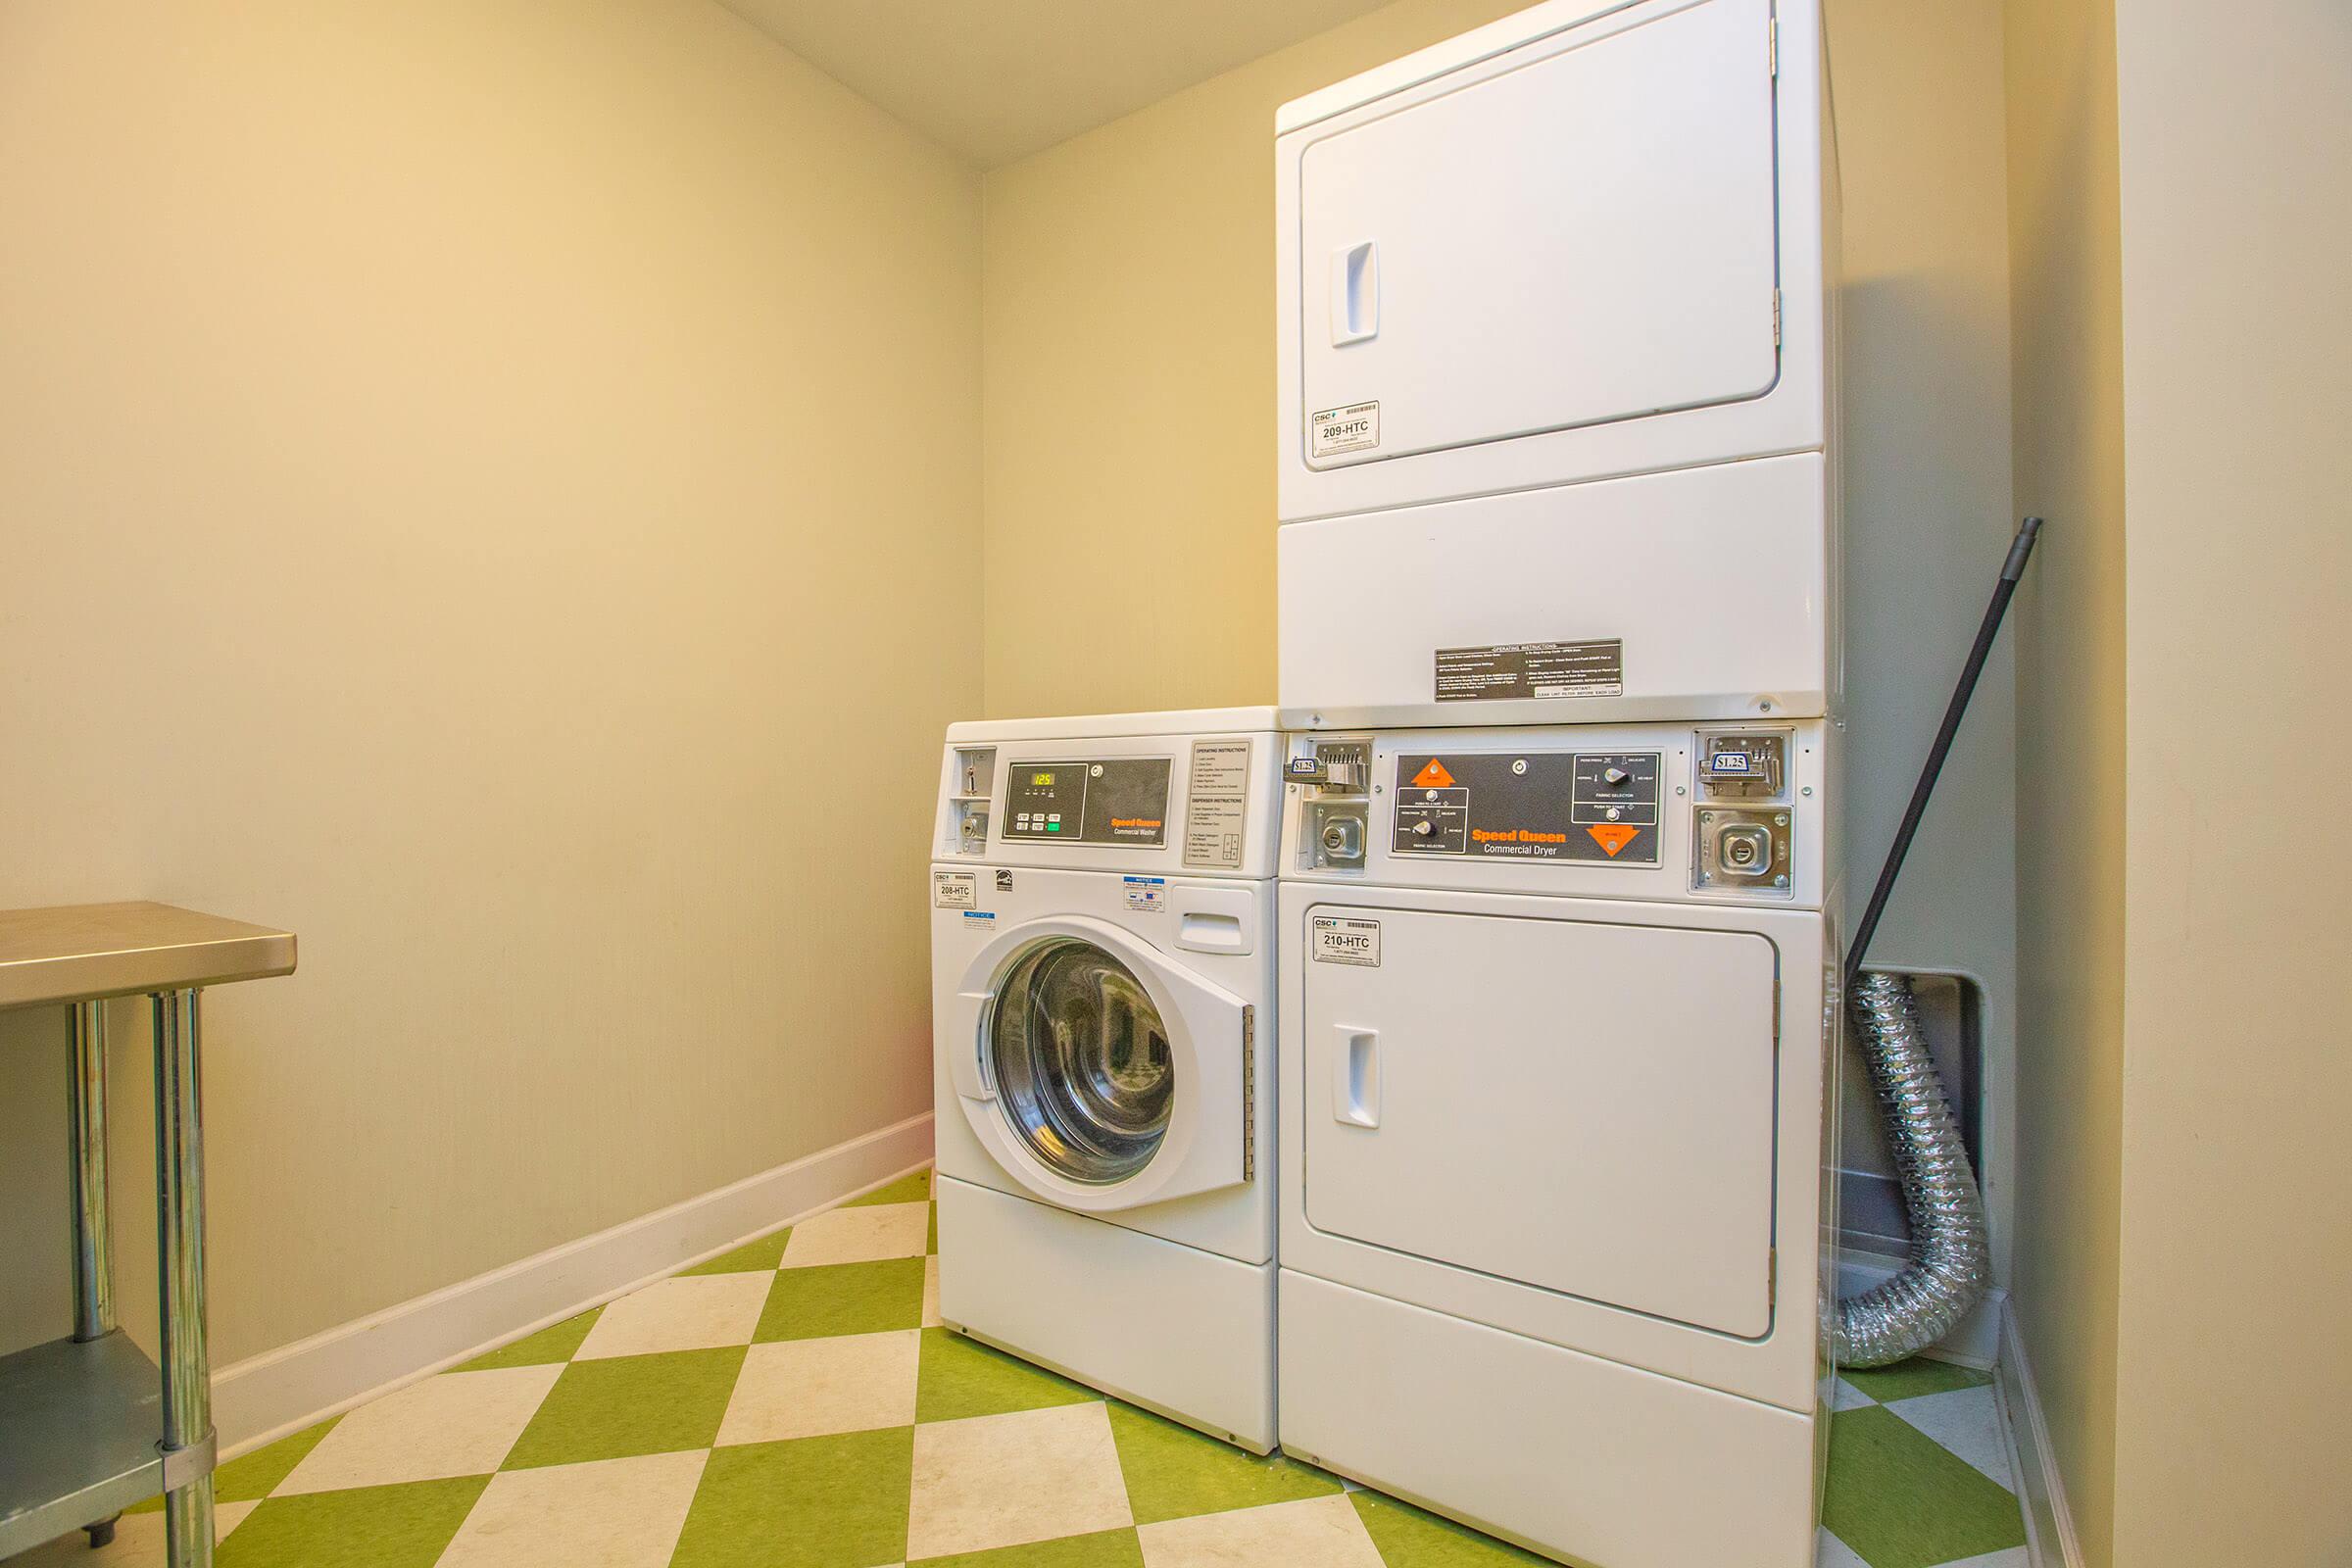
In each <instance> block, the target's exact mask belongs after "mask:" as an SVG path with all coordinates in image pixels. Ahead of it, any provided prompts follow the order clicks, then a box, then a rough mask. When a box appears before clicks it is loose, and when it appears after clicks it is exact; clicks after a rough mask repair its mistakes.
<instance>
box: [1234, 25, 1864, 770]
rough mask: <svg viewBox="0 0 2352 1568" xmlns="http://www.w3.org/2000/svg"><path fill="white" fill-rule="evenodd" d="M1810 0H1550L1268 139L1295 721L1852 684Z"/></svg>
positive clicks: (1665, 700) (1703, 713)
mask: <svg viewBox="0 0 2352 1568" xmlns="http://www.w3.org/2000/svg"><path fill="white" fill-rule="evenodd" d="M1833 128H1834V121H1833V119H1832V116H1831V114H1830V112H1829V75H1828V71H1827V69H1826V55H1825V53H1824V44H1823V41H1822V31H1821V19H1820V11H1819V6H1818V0H1633V3H1630V4H1628V3H1623V0H1546V3H1544V4H1542V5H1538V6H1534V7H1532V8H1530V9H1529V10H1526V11H1523V12H1520V13H1519V14H1518V15H1516V16H1511V17H1505V18H1503V19H1502V20H1501V21H1499V22H1496V23H1494V24H1493V25H1489V26H1484V27H1480V28H1477V29H1475V30H1474V31H1471V32H1467V33H1464V34H1462V35H1461V36H1460V37H1458V38H1453V39H1449V40H1447V41H1446V42H1444V43H1441V44H1437V45H1434V46H1432V47H1430V48H1428V49H1424V50H1421V51H1420V52H1418V53H1416V54H1411V55H1407V56H1405V57H1404V58H1403V59H1401V60H1397V61H1393V62H1391V63H1390V64H1388V65H1385V66H1381V67H1379V68H1377V69H1375V70H1372V71H1368V72H1365V73H1362V74H1360V75H1357V76H1352V77H1350V78H1348V80H1346V81H1343V82H1340V83H1338V84H1336V85H1334V86H1331V87H1327V88H1325V89H1323V90H1322V91H1320V92H1316V93H1310V94H1309V95H1307V96H1306V97H1304V98H1301V99H1299V100H1297V101H1296V102H1294V103H1290V104H1286V105H1284V106H1283V108H1282V109H1281V111H1280V112H1279V114H1278V116H1277V118H1276V123H1275V130H1276V139H1275V145H1274V189H1275V290H1274V301H1275V312H1276V321H1277V342H1276V362H1275V363H1276V368H1277V377H1278V388H1277V390H1278V400H1277V405H1276V411H1275V435H1276V446H1275V451H1276V468H1275V471H1276V475H1277V485H1278V490H1277V503H1278V508H1279V511H1280V515H1281V518H1282V527H1281V529H1280V533H1279V539H1278V544H1277V555H1278V559H1279V561H1280V564H1281V587H1280V594H1279V605H1280V642H1281V674H1280V704H1281V715H1282V719H1283V722H1284V726H1285V727H1286V728H1290V729H1340V728H1351V727H1378V726H1391V727H1399V726H1414V725H1430V724H1464V725H1468V724H1482V725H1484V724H1584V723H1603V722H1606V723H1623V722H1627V721H1630V720H1641V719H1679V718H1690V719H1709V720H1717V721H1738V720H1743V719H1758V718H1766V717H1775V716H1777V717H1782V718H1788V717H1812V716H1819V715H1823V714H1827V713H1834V712H1835V711H1836V709H1837V707H1838V692H1837V684H1838V664H1837V661H1836V659H1835V657H1834V654H1835V649H1836V645H1837V639H1838V626H1837V617H1838V559H1837V529H1836V512H1837V506H1838V485H1837V475H1838V465H1837V450H1836V447H1837V426H1838V420H1837V413H1838V411H1837V389H1838V379H1837V376H1836V374H1835V368H1836V327H1837V322H1836V313H1835V305H1836V300H1837V266H1838V252H1837V245H1836V239H1837V234H1838V216H1837V207H1838V180H1837V165H1836V140H1835V137H1834V135H1833V134H1832V131H1833Z"/></svg>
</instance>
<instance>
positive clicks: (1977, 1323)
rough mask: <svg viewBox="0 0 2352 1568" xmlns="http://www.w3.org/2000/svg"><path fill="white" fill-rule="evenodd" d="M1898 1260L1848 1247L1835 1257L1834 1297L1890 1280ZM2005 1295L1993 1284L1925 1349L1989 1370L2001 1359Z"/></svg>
mask: <svg viewBox="0 0 2352 1568" xmlns="http://www.w3.org/2000/svg"><path fill="white" fill-rule="evenodd" d="M1901 1267H1902V1262H1901V1260H1900V1259H1892V1258H1885V1257H1881V1256H1880V1255H1879V1254H1877V1253H1875V1252H1862V1251H1856V1250H1853V1249H1851V1248H1848V1249H1846V1250H1842V1251H1840V1252H1839V1253H1838V1295H1839V1296H1859V1295H1861V1294H1862V1293H1863V1292H1864V1291H1867V1290H1871V1289H1873V1288H1875V1287H1877V1286H1879V1285H1883V1284H1885V1283H1886V1282H1887V1281H1888V1280H1890V1279H1892V1278H1894V1276H1895V1274H1896V1272H1897V1271H1898V1270H1899V1269H1901ZM2008 1304H2009V1293H2008V1292H2007V1291H2004V1290H2002V1289H2001V1288H2000V1287H1999V1286H1997V1285H1995V1286H1993V1287H1992V1288H1991V1289H1990V1290H1987V1291H1986V1292H1985V1299H1983V1300H1982V1301H1979V1302H1978V1303H1977V1305H1976V1309H1975V1310H1974V1311H1972V1312H1970V1313H1969V1314H1968V1316H1966V1317H1964V1318H1962V1319H1961V1320H1960V1321H1959V1323H1958V1324H1957V1325H1955V1326H1954V1328H1953V1329H1952V1332H1951V1333H1949V1334H1947V1335H1945V1336H1944V1337H1943V1340H1942V1342H1941V1343H1940V1344H1938V1345H1936V1347H1935V1348H1933V1349H1930V1350H1928V1351H1927V1352H1926V1353H1927V1354H1928V1355H1931V1356H1934V1357H1935V1358H1936V1359H1937V1360H1939V1361H1956V1362H1958V1363H1959V1364H1960V1365H1962V1366H1970V1367H1975V1368H1976V1369H1977V1370H1978V1371H1980V1372H1988V1371H1990V1370H1992V1365H1993V1363H1994V1362H1995V1361H1997V1360H1999V1359H2000V1356H2001V1324H2002V1322H2003V1321H2004V1320H2005V1319H2006V1318H2007V1317H2008Z"/></svg>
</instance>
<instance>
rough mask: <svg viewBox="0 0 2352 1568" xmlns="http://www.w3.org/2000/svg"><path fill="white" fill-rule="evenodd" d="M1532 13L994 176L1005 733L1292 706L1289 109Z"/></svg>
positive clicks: (1251, 70) (1150, 118) (997, 659)
mask: <svg viewBox="0 0 2352 1568" xmlns="http://www.w3.org/2000/svg"><path fill="white" fill-rule="evenodd" d="M1523 3H1524V0H1401V3H1399V4H1397V5H1392V6H1389V7H1386V8H1384V9H1382V10H1380V11H1376V12H1373V13H1372V14H1371V15H1369V16H1366V17H1364V18H1362V19H1360V20H1358V21H1355V22H1351V23H1348V24H1347V25H1344V26H1340V27H1335V28H1333V29H1332V30H1331V31H1329V32H1325V33H1320V34H1318V35H1316V36H1315V37H1313V38H1309V39H1308V40H1306V41H1305V42H1304V43H1300V44H1296V45H1293V46H1292V47H1291V48H1288V49H1284V50H1281V51H1279V52H1277V53H1275V54H1271V55H1268V56H1266V57H1265V58H1264V59H1262V60H1257V61H1254V62H1252V63H1250V65H1247V66H1244V67H1242V68H1241V69H1239V70H1237V71H1232V72H1228V73H1225V74H1224V75H1221V76H1217V77H1214V78H1212V79H1210V80H1208V81H1205V82H1202V83H1201V85H1199V86H1197V87H1193V88H1190V89H1188V90H1186V91H1184V92H1180V93H1178V94H1176V95H1175V96H1174V97H1172V98H1168V99H1166V100H1164V101H1162V102H1160V103H1157V104H1154V105H1152V107H1151V108H1149V109H1145V110H1142V111H1140V112H1138V113H1136V114H1133V115H1130V116H1128V117H1127V118H1126V119H1124V120H1119V121H1114V122H1112V123H1110V124H1107V125H1104V126H1103V127H1102V128H1101V129H1099V130H1094V131H1090V132H1088V133H1087V134H1085V135H1083V136H1078V137H1074V138H1072V139H1071V140H1069V141H1066V142H1064V143H1062V144H1061V145H1060V146H1058V147H1054V148H1050V149H1048V150H1047V151H1045V152H1042V153H1039V154H1037V155H1036V156H1034V157H1031V158H1026V159H1023V160H1022V161H1020V162H1019V163H1016V164H1010V165H1007V166H1005V167H1004V168H1002V169H996V170H992V171H990V172H989V173H988V175H987V178H986V181H985V185H984V190H985V204H984V217H983V229H982V231H983V236H984V237H983V245H982V254H983V256H984V258H985V272H984V275H985V279H986V282H985V286H984V289H983V306H982V319H983V323H984V324H983V329H982V336H983V340H984V342H985V343H986V355H985V360H984V365H985V370H984V373H983V384H984V387H985V392H984V397H983V404H982V407H983V411H984V412H983V419H984V425H985V432H986V433H985V438H984V451H985V454H986V456H985V462H984V469H985V479H984V481H983V495H984V498H985V512H986V516H987V527H988V554H987V567H986V570H987V582H988V594H987V598H988V630H987V634H986V635H987V647H988V681H987V686H988V706H989V711H991V712H992V713H998V714H1026V713H1085V712H1101V711H1130V710H1141V709H1158V708H1192V707H1207V706H1213V705H1217V704H1224V703H1270V702H1272V701H1273V700H1274V437H1273V408H1274V293H1273V256H1274V111H1275V109H1276V107H1277V106H1279V105H1281V104H1283V103H1285V102H1287V101H1289V100H1290V99H1292V98H1295V97H1298V96H1299V94H1300V93H1303V92H1308V91H1311V90H1312V89H1314V88H1316V87H1321V86H1325V85H1328V84H1329V83H1331V82H1333V81H1337V80H1338V79H1340V78H1341V77H1343V76H1348V75H1352V74H1353V73H1356V72H1358V71H1362V70H1365V69H1367V68H1369V67H1372V66H1375V65H1378V64H1380V63H1381V62H1382V61H1385V60H1389V59H1393V58H1395V57H1396V56H1397V55H1399V54H1405V53H1409V52H1410V51H1412V50H1414V49H1418V48H1421V47H1423V46H1425V45H1427V44H1431V43H1435V42H1437V41H1438V40H1439V39H1441V38H1447V37H1451V36H1452V35H1453V34H1454V33H1457V32H1460V31H1462V30H1463V29H1465V28H1467V27H1472V26H1477V25H1480V24H1482V23H1487V22H1492V21H1493V20H1495V18H1496V17H1499V16H1504V15H1507V14H1508V13H1510V12H1512V11H1515V10H1519V9H1521V5H1522V4H1523Z"/></svg>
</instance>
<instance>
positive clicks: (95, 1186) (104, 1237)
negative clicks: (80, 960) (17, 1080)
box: [70, 1002, 115, 1340]
mask: <svg viewBox="0 0 2352 1568" xmlns="http://www.w3.org/2000/svg"><path fill="white" fill-rule="evenodd" d="M71 1111H72V1123H71V1132H70V1137H71V1139H72V1148H73V1337H74V1338H75V1339H77V1340H99V1339H104V1338H105V1337H106V1336H107V1335H108V1334H111V1333H112V1332H114V1327H115V1244H114V1230H113V1227H112V1226H111V1225H110V1224H109V1223H108V1220H107V1209H106V1004H105V1003H103V1002H76V1003H75V1004H73V1097H72V1105H71Z"/></svg>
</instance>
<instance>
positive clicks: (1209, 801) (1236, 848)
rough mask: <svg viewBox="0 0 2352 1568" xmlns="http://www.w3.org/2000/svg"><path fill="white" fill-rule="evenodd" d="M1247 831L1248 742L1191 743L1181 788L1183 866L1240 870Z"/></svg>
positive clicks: (1248, 807)
mask: <svg viewBox="0 0 2352 1568" xmlns="http://www.w3.org/2000/svg"><path fill="white" fill-rule="evenodd" d="M1249 828H1250V742H1249V740H1248V739H1247V738H1244V739H1241V740H1229V741H1195V742H1193V760H1192V770H1191V773H1190V775H1189V777H1188V778H1187V780H1186V784H1185V805H1184V863H1185V864H1187V865H1198V866H1203V867H1207V868H1209V869H1219V868H1222V869H1228V870H1237V871H1238V870H1240V869H1241V865H1242V841H1243V837H1244V835H1245V834H1247V833H1248V832H1249Z"/></svg>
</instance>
